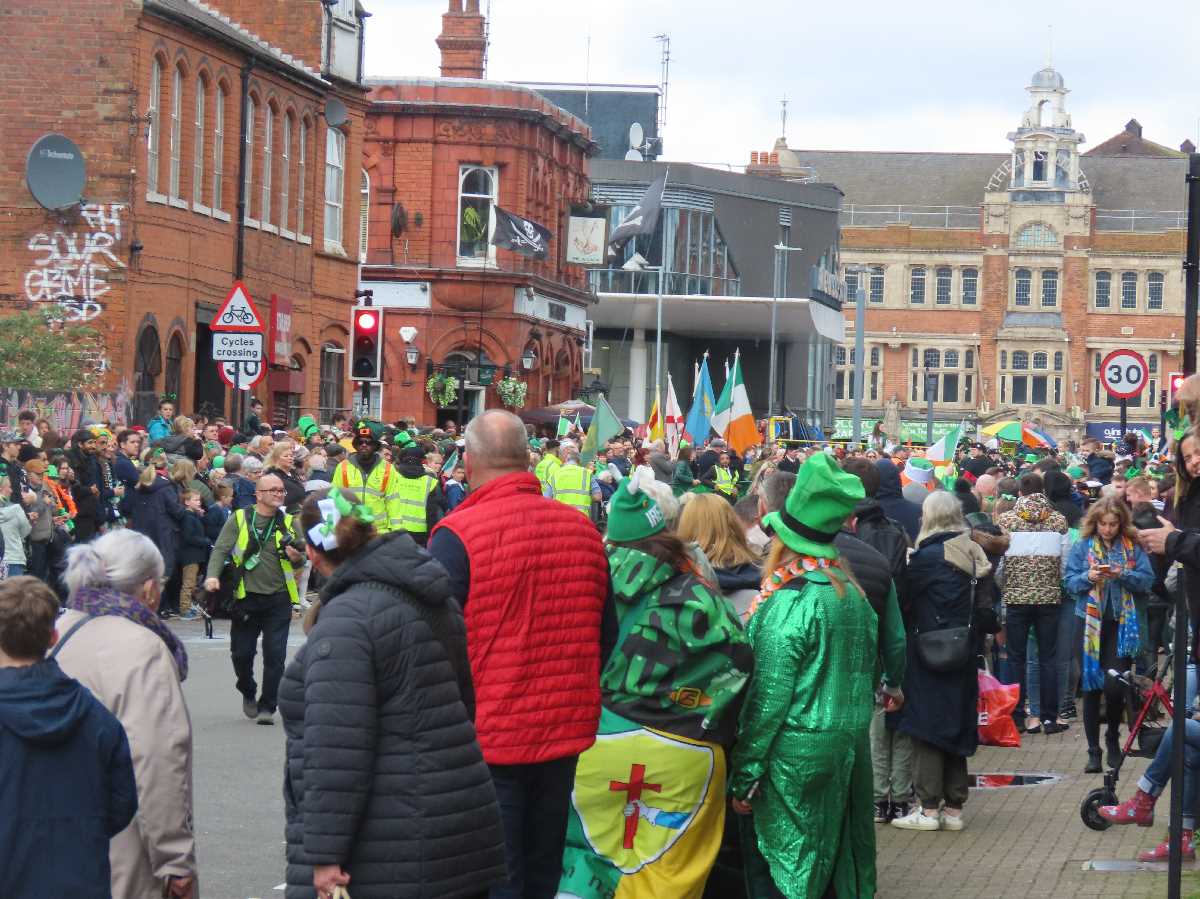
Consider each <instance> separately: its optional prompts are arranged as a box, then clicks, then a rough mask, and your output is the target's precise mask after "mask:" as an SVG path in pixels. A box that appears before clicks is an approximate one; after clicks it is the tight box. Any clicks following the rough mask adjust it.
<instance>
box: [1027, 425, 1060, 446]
mask: <svg viewBox="0 0 1200 899" xmlns="http://www.w3.org/2000/svg"><path fill="white" fill-rule="evenodd" d="M1026 430H1027V431H1029V433H1030V434H1033V435H1034V436H1035V437H1037V438H1038V439H1039V440H1041V441H1042V443H1043V444H1044V445H1046V446H1048V447H1050V448H1051V449H1058V441H1057V440H1055V439H1054V438H1053V437H1051V436H1050V435H1049V434H1047V433H1046V432H1045V431H1039V430H1038V429H1037V428H1030V427H1027V428H1026Z"/></svg>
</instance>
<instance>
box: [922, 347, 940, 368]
mask: <svg viewBox="0 0 1200 899" xmlns="http://www.w3.org/2000/svg"><path fill="white" fill-rule="evenodd" d="M922 360H923V361H922V363H921V364H922V365H924V366H925V367H926V368H941V367H942V354H941V352H940V351H938V350H926V351H925V354H924V356H923V357H922Z"/></svg>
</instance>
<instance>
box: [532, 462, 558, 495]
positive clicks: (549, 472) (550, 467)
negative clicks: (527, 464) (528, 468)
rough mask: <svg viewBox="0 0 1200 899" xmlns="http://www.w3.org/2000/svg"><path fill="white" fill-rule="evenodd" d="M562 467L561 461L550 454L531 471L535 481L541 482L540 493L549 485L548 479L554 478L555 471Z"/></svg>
mask: <svg viewBox="0 0 1200 899" xmlns="http://www.w3.org/2000/svg"><path fill="white" fill-rule="evenodd" d="M561 465H562V459H560V458H558V456H556V455H554V454H553V453H551V454H550V455H549V456H546V458H544V459H542V461H541V462H539V463H538V464H537V466H536V467H535V468H534V469H533V473H534V474H535V475H537V479H538V480H539V481H541V482H542V491H543V492H545V490H546V485H547V484H549V483H550V479H551V478H552V477H553V476H554V471H555V469H557V468H559V467H560V466H561Z"/></svg>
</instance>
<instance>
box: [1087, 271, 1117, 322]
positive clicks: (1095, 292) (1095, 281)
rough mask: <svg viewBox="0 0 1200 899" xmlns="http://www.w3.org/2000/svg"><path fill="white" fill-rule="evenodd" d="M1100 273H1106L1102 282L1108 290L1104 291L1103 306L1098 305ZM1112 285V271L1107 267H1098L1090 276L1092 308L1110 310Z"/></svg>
mask: <svg viewBox="0 0 1200 899" xmlns="http://www.w3.org/2000/svg"><path fill="white" fill-rule="evenodd" d="M1101 275H1107V277H1106V278H1105V280H1104V283H1105V285H1106V286H1107V287H1108V290H1107V291H1106V293H1105V297H1104V305H1103V306H1101V305H1100V276H1101ZM1112 285H1113V276H1112V272H1111V271H1110V270H1109V269H1099V270H1097V271H1096V273H1095V274H1094V275H1093V276H1092V307H1093V308H1094V309H1103V310H1105V311H1106V312H1107V311H1111V310H1112Z"/></svg>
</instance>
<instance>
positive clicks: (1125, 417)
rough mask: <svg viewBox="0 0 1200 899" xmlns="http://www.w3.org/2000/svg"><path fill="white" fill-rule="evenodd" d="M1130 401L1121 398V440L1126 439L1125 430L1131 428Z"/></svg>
mask: <svg viewBox="0 0 1200 899" xmlns="http://www.w3.org/2000/svg"><path fill="white" fill-rule="evenodd" d="M1128 423H1129V400H1127V399H1125V398H1124V397H1122V398H1121V439H1122V440H1124V439H1125V429H1126V428H1127V427H1128V426H1129V424H1128Z"/></svg>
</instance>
